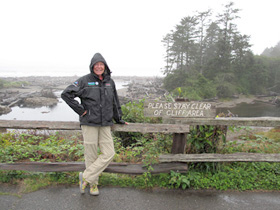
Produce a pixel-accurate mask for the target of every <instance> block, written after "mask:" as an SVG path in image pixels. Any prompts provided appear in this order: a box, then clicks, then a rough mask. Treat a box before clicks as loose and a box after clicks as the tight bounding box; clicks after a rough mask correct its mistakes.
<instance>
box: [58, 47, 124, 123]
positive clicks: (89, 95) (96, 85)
mask: <svg viewBox="0 0 280 210" xmlns="http://www.w3.org/2000/svg"><path fill="white" fill-rule="evenodd" d="M97 62H103V63H104V64H105V71H104V74H103V80H100V79H99V77H98V76H97V75H96V74H95V73H94V72H93V66H94V64H96V63H97ZM89 69H90V73H89V74H87V75H85V76H83V77H81V78H79V79H78V80H77V81H75V82H74V83H73V84H72V85H69V86H68V87H67V88H66V89H65V90H64V91H63V92H62V94H61V98H62V99H63V100H64V101H65V102H66V103H67V104H68V105H69V106H70V107H71V108H72V109H73V110H74V111H75V112H76V113H77V114H78V115H79V116H80V124H81V125H90V126H111V125H113V121H112V119H114V120H115V121H116V123H121V124H123V123H124V121H123V120H122V119H121V116H122V111H121V106H120V103H119V99H118V95H117V91H116V86H115V82H114V81H113V80H112V79H111V71H110V69H109V67H108V64H107V62H106V61H105V59H104V58H103V56H102V55H101V54H100V53H96V54H95V55H94V56H93V58H92V59H91V63H90V66H89ZM76 97H79V98H80V100H81V103H79V102H78V101H77V100H75V98H76ZM85 111H87V114H86V115H84V116H81V115H82V114H83V113H84V112H85Z"/></svg>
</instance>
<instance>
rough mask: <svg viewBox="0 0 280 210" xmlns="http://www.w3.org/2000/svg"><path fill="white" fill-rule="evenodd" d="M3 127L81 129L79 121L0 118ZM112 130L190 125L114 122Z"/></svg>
mask: <svg viewBox="0 0 280 210" xmlns="http://www.w3.org/2000/svg"><path fill="white" fill-rule="evenodd" d="M0 128H3V129H42V130H43V129H45V130H80V129H81V127H80V123H79V122H66V121H24V120H0ZM112 131H121V132H140V133H188V132H189V126H188V125H177V124H176V125H175V124H149V123H129V124H128V125H121V124H114V125H113V126H112Z"/></svg>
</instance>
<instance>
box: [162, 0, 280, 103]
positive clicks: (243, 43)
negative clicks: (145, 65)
mask: <svg viewBox="0 0 280 210" xmlns="http://www.w3.org/2000/svg"><path fill="white" fill-rule="evenodd" d="M234 7H235V6H234V3H232V2H230V3H228V4H227V5H225V6H224V10H223V11H222V13H219V14H218V15H216V19H215V20H212V16H213V15H212V10H207V11H205V12H196V14H195V15H193V16H187V17H184V18H182V19H181V21H180V24H178V25H176V26H175V29H174V30H172V31H171V32H170V33H168V34H167V35H166V36H165V37H164V38H163V40H162V42H163V44H164V46H165V48H166V54H165V63H166V65H165V67H164V72H163V73H164V74H165V75H166V76H165V78H164V86H165V88H166V89H167V90H168V91H173V93H175V94H178V95H180V96H181V97H187V98H189V99H193V100H200V99H205V98H213V97H216V96H218V97H231V96H233V95H234V94H254V95H258V94H267V93H268V92H269V91H276V92H277V90H279V89H280V82H279V81H280V56H279V54H277V53H276V52H278V51H279V49H278V51H277V49H266V50H265V51H266V54H263V55H260V56H258V55H254V54H253V53H252V51H251V49H250V47H251V44H250V42H249V41H250V37H249V36H247V35H243V34H241V33H240V32H239V31H238V29H237V25H236V24H235V21H236V20H237V19H238V18H239V16H238V13H239V11H240V10H239V9H236V8H234ZM267 38H269V37H267ZM275 48H276V47H275ZM271 52H274V54H273V55H271ZM264 53H265V52H264ZM274 55H276V56H274ZM277 55H278V56H277ZM278 92H279V91H278Z"/></svg>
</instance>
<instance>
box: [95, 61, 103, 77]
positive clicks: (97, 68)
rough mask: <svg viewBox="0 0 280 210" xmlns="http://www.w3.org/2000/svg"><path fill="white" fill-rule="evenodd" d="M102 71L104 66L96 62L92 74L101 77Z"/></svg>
mask: <svg viewBox="0 0 280 210" xmlns="http://www.w3.org/2000/svg"><path fill="white" fill-rule="evenodd" d="M104 70H105V65H104V63H102V62H97V63H96V64H94V66H93V72H94V73H95V74H96V75H98V76H100V75H102V74H103V73H104Z"/></svg>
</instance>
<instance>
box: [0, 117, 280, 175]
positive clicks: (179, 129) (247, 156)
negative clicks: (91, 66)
mask: <svg viewBox="0 0 280 210" xmlns="http://www.w3.org/2000/svg"><path fill="white" fill-rule="evenodd" d="M169 122H171V123H174V124H145V123H130V124H129V125H119V124H115V125H114V126H112V131H119V132H140V133H173V134H174V138H173V146H172V153H173V154H165V155H161V156H160V157H159V160H160V164H156V165H153V168H154V170H153V171H152V173H154V174H156V173H165V172H169V171H171V170H173V171H178V172H187V170H188V166H187V164H186V163H188V162H236V161H241V162H248V161H249V162H254V161H255V162H280V154H252V153H236V154H178V153H183V152H181V151H182V148H180V147H181V146H182V145H184V144H185V141H186V139H185V137H186V134H187V133H188V132H189V126H190V125H227V126H229V125H233V126H258V127H278V126H280V118H271V117H269V118H268V117H261V118H216V119H207V118H182V119H180V118H176V119H169ZM0 129H1V130H2V132H3V131H5V130H6V129H40V130H80V124H79V122H64V121H61V122H58V121H51V122H50V121H21V120H0ZM84 169H85V165H84V163H83V162H56V163H41V162H21V163H0V170H24V171H42V172H51V171H52V172H53V171H56V172H58V171H60V172H62V171H82V170H84ZM146 171H147V170H146V168H145V167H144V166H143V165H142V164H129V163H111V164H110V165H109V166H108V167H107V168H106V169H105V172H111V173H125V174H142V173H144V172H146Z"/></svg>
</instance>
